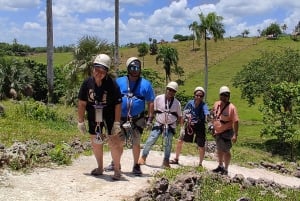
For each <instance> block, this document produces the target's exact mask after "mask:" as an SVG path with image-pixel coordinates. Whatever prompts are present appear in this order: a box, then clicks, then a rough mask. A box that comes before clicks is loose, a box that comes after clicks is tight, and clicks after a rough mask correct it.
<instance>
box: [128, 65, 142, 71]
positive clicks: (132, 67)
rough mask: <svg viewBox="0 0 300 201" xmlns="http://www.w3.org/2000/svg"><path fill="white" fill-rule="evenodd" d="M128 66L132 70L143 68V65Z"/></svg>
mask: <svg viewBox="0 0 300 201" xmlns="http://www.w3.org/2000/svg"><path fill="white" fill-rule="evenodd" d="M128 68H129V70H131V71H140V70H141V67H139V66H129V67H128Z"/></svg>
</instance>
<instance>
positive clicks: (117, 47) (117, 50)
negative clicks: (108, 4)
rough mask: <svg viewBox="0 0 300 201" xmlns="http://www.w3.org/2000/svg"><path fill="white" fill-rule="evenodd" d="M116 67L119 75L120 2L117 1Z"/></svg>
mask: <svg viewBox="0 0 300 201" xmlns="http://www.w3.org/2000/svg"><path fill="white" fill-rule="evenodd" d="M114 66H115V70H116V71H117V73H119V0H115V54H114Z"/></svg>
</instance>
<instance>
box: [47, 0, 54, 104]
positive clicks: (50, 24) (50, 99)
mask: <svg viewBox="0 0 300 201" xmlns="http://www.w3.org/2000/svg"><path fill="white" fill-rule="evenodd" d="M53 79H54V73H53V22H52V0H47V84H48V103H53V91H54V87H53V85H54V84H53Z"/></svg>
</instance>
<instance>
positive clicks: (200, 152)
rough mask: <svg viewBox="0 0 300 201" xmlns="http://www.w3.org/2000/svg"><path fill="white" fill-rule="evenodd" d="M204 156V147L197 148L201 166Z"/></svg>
mask: <svg viewBox="0 0 300 201" xmlns="http://www.w3.org/2000/svg"><path fill="white" fill-rule="evenodd" d="M204 155H205V147H199V159H200V160H199V165H202V162H203V160H204Z"/></svg>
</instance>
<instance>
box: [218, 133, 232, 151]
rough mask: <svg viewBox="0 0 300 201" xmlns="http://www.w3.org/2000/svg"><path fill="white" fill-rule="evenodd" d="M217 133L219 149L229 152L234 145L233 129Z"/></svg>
mask: <svg viewBox="0 0 300 201" xmlns="http://www.w3.org/2000/svg"><path fill="white" fill-rule="evenodd" d="M222 134H223V133H220V134H217V135H216V145H217V150H220V151H223V152H228V151H230V149H231V147H232V142H231V138H232V136H233V130H228V131H225V132H224V134H223V135H222Z"/></svg>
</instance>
